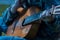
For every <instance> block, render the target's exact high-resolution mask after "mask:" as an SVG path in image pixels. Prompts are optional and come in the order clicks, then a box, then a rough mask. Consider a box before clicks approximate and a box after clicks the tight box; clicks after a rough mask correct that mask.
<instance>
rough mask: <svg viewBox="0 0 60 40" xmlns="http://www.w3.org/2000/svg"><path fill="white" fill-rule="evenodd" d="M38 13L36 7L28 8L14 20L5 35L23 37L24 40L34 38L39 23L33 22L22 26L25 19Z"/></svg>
mask: <svg viewBox="0 0 60 40" xmlns="http://www.w3.org/2000/svg"><path fill="white" fill-rule="evenodd" d="M39 11H40V9H39V8H37V7H31V8H29V9H28V10H27V11H26V13H25V14H24V15H23V16H21V17H19V18H16V20H15V21H14V22H13V23H12V24H11V25H10V26H9V27H8V29H7V32H6V35H7V36H18V37H25V38H34V37H35V36H36V34H37V31H38V28H39V23H38V22H34V23H31V24H28V25H25V26H23V25H22V24H23V21H24V19H25V18H26V17H28V16H30V15H33V14H34V12H36V13H37V12H39Z"/></svg>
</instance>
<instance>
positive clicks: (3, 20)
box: [0, 7, 18, 32]
mask: <svg viewBox="0 0 60 40" xmlns="http://www.w3.org/2000/svg"><path fill="white" fill-rule="evenodd" d="M17 16H18V13H17V12H16V13H12V12H11V11H10V7H9V8H7V9H6V10H5V11H4V12H3V13H2V16H1V17H0V31H2V32H6V30H7V28H8V25H9V24H10V23H12V21H13V20H14V19H15V18H16V17H17Z"/></svg>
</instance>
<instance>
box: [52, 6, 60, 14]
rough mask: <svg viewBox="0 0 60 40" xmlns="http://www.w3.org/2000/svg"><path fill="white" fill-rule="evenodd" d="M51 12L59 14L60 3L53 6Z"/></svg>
mask: <svg viewBox="0 0 60 40" xmlns="http://www.w3.org/2000/svg"><path fill="white" fill-rule="evenodd" d="M53 14H54V15H56V14H60V5H58V6H55V7H54V10H53Z"/></svg>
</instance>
